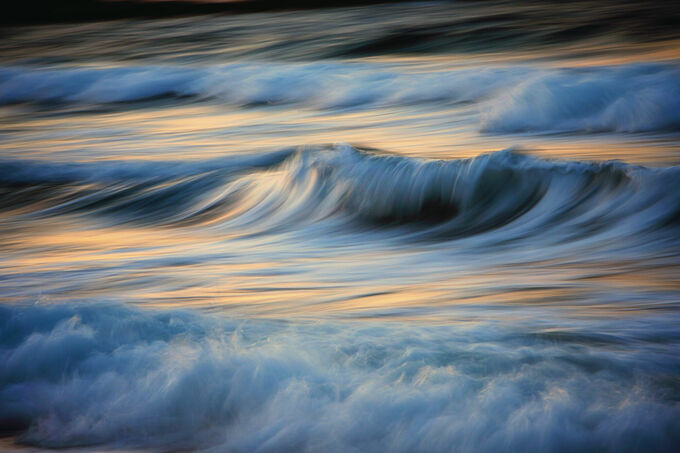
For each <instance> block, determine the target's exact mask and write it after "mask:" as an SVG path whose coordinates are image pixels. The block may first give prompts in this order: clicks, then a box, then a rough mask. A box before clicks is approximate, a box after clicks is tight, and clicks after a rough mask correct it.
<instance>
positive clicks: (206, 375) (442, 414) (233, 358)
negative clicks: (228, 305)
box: [0, 304, 680, 452]
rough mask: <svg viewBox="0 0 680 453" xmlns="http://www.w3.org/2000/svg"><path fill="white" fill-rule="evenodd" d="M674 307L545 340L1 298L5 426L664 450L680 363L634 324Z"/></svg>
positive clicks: (133, 436) (308, 443) (109, 437)
mask: <svg viewBox="0 0 680 453" xmlns="http://www.w3.org/2000/svg"><path fill="white" fill-rule="evenodd" d="M676 318H677V316H675V317H672V319H670V318H668V315H665V317H664V318H643V319H638V320H635V321H630V322H627V321H625V320H619V321H613V322H610V323H609V324H607V323H605V322H601V323H599V324H597V323H592V322H590V323H588V322H581V324H580V329H581V330H580V331H579V330H573V329H572V330H570V333H569V335H573V336H572V337H570V336H566V337H564V339H563V340H561V341H559V342H555V341H553V340H549V339H547V340H541V339H540V337H535V336H532V335H528V334H529V333H530V332H532V331H535V329H536V327H534V328H532V327H530V326H521V325H515V326H514V327H513V325H512V324H511V323H509V324H507V325H506V326H505V327H503V328H499V327H498V326H495V327H494V326H488V325H475V326H468V327H465V326H463V325H458V326H456V325H448V326H429V327H427V328H424V327H418V326H417V325H411V326H404V325H401V324H375V323H368V324H363V323H352V324H345V323H332V322H331V323H322V324H316V325H294V324H293V325H281V324H276V323H270V322H267V321H254V320H251V321H249V322H247V323H240V322H236V321H229V320H224V319H221V318H220V317H218V316H204V315H197V314H193V313H190V312H183V311H173V312H167V311H139V310H133V309H129V308H125V307H121V306H102V305H98V304H94V305H92V304H91V305H89V306H84V305H74V304H64V305H59V306H40V305H35V306H23V307H21V306H2V307H0V358H1V359H2V363H3V366H2V367H1V368H0V419H1V420H2V423H3V424H6V425H7V426H9V423H10V422H11V423H13V425H14V426H20V425H22V424H23V425H24V426H25V427H27V428H26V430H25V431H24V432H23V434H22V435H21V437H20V439H21V440H22V441H24V442H30V443H33V444H35V445H39V446H50V447H63V446H77V445H97V444H108V445H114V446H122V447H140V448H153V449H165V448H173V449H177V448H198V449H213V450H214V451H321V450H323V451H384V450H389V451H404V452H408V451H431V452H437V451H451V450H455V451H481V452H485V451H488V452H497V451H521V450H528V449H538V450H545V451H548V450H556V449H558V450H571V451H574V450H584V449H585V450H616V451H650V450H655V451H663V450H664V449H670V448H672V446H673V445H677V442H678V441H680V438H679V437H678V436H679V433H680V425H679V423H680V408H678V406H677V404H676V403H675V402H674V401H673V400H672V399H665V397H664V393H663V391H660V389H659V388H658V387H656V385H660V384H654V382H655V381H654V378H655V377H656V376H662V375H664V373H666V374H668V373H672V372H673V370H676V372H677V367H678V357H679V356H680V355H678V354H677V352H678V349H677V348H678V345H677V335H676V336H674V337H673V336H671V337H669V338H670V342H666V343H664V348H661V349H659V348H657V347H656V346H655V343H653V342H651V343H647V342H645V336H644V334H642V332H652V331H653V332H656V333H655V335H662V334H663V331H664V330H663V329H664V327H663V326H664V325H665V326H666V327H665V328H668V327H669V325H672V323H673V322H677V319H676ZM674 320H675V321H674ZM544 321H545V320H544ZM641 323H642V324H645V326H646V327H645V328H644V329H643V328H641ZM647 323H650V324H647ZM664 323H665V324H664ZM572 327H573V326H572ZM583 329H585V330H583ZM579 332H580V333H579ZM588 332H593V334H592V335H595V337H593V338H595V339H596V340H597V341H594V342H593V343H592V344H590V343H588V340H587V339H588V338H589V337H588V335H590V334H589V333H588ZM581 334H582V335H581ZM570 338H571V339H570ZM601 338H611V339H614V340H612V341H618V342H615V343H613V344H614V345H615V346H616V347H612V348H608V347H606V346H604V347H602V346H597V344H598V341H600V342H601ZM616 339H618V340H616ZM673 339H675V340H673ZM673 341H675V342H673ZM631 342H632V343H631ZM631 344H632V345H634V347H631V346H630V345H631ZM626 345H629V346H626ZM674 351H675V353H674ZM669 376H670V374H669Z"/></svg>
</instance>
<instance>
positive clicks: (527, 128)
mask: <svg viewBox="0 0 680 453" xmlns="http://www.w3.org/2000/svg"><path fill="white" fill-rule="evenodd" d="M164 97H165V98H175V99H181V98H184V97H190V98H194V99H203V100H207V99H212V100H218V101H219V102H223V103H226V104H230V105H236V106H243V107H249V106H262V105H280V104H288V105H297V106H305V107H309V108H320V109H338V108H348V107H352V108H369V107H370V108H374V107H380V106H406V105H413V104H423V103H445V104H456V103H477V104H478V109H479V111H480V113H481V120H480V129H481V130H482V131H484V132H488V133H514V132H564V131H576V132H579V131H580V132H601V131H619V132H641V131H677V130H678V128H679V127H680V70H678V68H677V66H675V65H670V64H648V65H640V64H630V65H622V66H616V67H597V68H587V69H537V68H531V67H526V66H515V67H506V68H485V69H461V70H455V71H431V72H426V73H423V72H418V71H414V70H412V69H410V70H409V69H405V68H398V67H391V66H389V65H382V64H368V63H342V62H333V63H331V62H329V63H305V64H302V63H300V64H293V63H278V64H264V63H261V64H258V63H234V64H230V65H223V66H211V67H202V68H201V67H194V68H187V67H171V66H169V67H162V66H155V67H117V68H106V69H104V68H84V67H81V68H53V69H32V68H17V67H8V68H3V69H0V105H3V104H11V103H19V102H28V103H66V104H73V103H75V104H109V103H125V102H137V101H146V100H150V99H157V98H164Z"/></svg>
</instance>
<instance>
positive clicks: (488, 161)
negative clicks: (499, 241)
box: [0, 144, 680, 240]
mask: <svg viewBox="0 0 680 453" xmlns="http://www.w3.org/2000/svg"><path fill="white" fill-rule="evenodd" d="M679 172H680V169H679V168H678V167H670V168H665V169H650V168H644V167H638V166H632V165H627V164H624V163H621V162H605V163H588V162H559V161H547V160H541V159H538V158H535V157H531V156H526V155H521V154H518V153H516V152H513V151H511V150H505V151H501V152H497V153H492V154H487V155H481V156H478V157H476V158H473V159H459V160H448V161H447V160H427V159H414V158H408V157H403V156H397V155H390V154H382V153H377V152H369V151H361V150H358V149H356V148H353V147H351V146H349V145H344V144H338V145H333V146H324V147H302V148H298V149H289V150H284V151H281V152H277V153H273V154H263V155H258V156H250V157H238V158H225V159H219V160H212V161H203V162H195V163H193V164H182V165H179V164H174V163H168V162H165V163H162V162H161V163H154V162H147V163H131V162H127V163H115V162H108V163H107V162H103V163H96V164H62V165H58V164H46V163H37V162H10V163H5V164H4V165H3V171H2V172H1V173H0V184H1V185H2V188H3V192H4V193H5V195H6V196H5V197H3V201H2V205H1V206H0V212H4V215H6V216H7V215H19V216H54V215H88V216H97V217H100V218H108V219H112V220H114V221H116V222H123V223H127V222H131V223H141V224H154V225H183V224H185V223H186V222H190V223H192V224H196V223H207V224H212V225H220V226H221V227H223V228H235V229H240V230H242V231H249V232H257V231H259V232H274V231H280V230H282V229H285V228H291V227H292V228H296V229H299V228H302V227H304V226H305V225H310V224H324V223H334V222H338V221H339V222H345V223H349V224H350V225H355V226H356V227H357V228H363V229H385V228H404V231H413V230H416V231H419V232H420V233H426V234H427V235H428V236H430V237H434V238H457V237H467V236H471V235H477V234H480V233H484V232H487V231H492V230H498V229H503V233H504V234H505V237H506V239H510V238H512V237H530V236H531V235H533V234H535V235H541V234H545V233H546V231H550V232H555V231H554V230H555V229H558V230H561V234H560V235H558V237H560V238H562V239H564V240H568V239H569V238H580V237H583V236H589V235H594V234H598V233H602V232H604V231H607V232H610V233H611V232H612V231H616V232H618V234H619V235H622V236H624V237H625V236H626V235H631V236H633V235H636V234H638V233H641V232H649V231H654V230H668V229H669V228H671V229H672V228H674V227H677V226H678V225H677V224H678V218H679V217H680V212H679V210H678V206H680V198H678V193H680V192H679V191H678V190H674V188H677V184H678V181H679V180H680V179H679V178H678V176H679V175H680V173H679ZM17 187H20V188H21V190H16V189H17ZM350 230H352V229H350ZM352 231H353V230H352ZM609 239H611V237H610V238H609Z"/></svg>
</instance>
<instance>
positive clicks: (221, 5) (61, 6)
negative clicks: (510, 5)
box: [0, 0, 413, 25]
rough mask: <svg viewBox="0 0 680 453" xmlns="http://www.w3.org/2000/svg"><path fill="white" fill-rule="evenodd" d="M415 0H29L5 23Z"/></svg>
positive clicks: (8, 13)
mask: <svg viewBox="0 0 680 453" xmlns="http://www.w3.org/2000/svg"><path fill="white" fill-rule="evenodd" d="M408 1H413V0H330V1H322V2H320V1H318V0H291V1H287V2H285V4H282V2H281V1H280V0H278V1H277V0H241V1H231V2H214V1H213V2H200V1H196V0H154V1H135V0H115V1H110V0H62V1H54V0H28V1H23V2H20V3H19V4H15V5H14V6H13V8H12V9H9V8H8V9H6V10H5V12H4V14H3V15H2V16H1V17H0V24H2V25H39V24H53V23H68V22H88V21H99V20H117V19H133V18H138V19H160V18H169V17H181V16H195V15H202V14H243V13H255V12H265V11H290V10H305V9H321V8H329V7H330V8H333V7H342V6H361V5H375V4H381V3H405V2H408Z"/></svg>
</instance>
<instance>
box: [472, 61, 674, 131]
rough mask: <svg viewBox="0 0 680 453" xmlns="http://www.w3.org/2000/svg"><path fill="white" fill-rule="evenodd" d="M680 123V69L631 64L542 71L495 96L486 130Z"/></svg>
mask: <svg viewBox="0 0 680 453" xmlns="http://www.w3.org/2000/svg"><path fill="white" fill-rule="evenodd" d="M678 129H680V70H678V69H677V68H674V67H666V66H659V65H631V66H623V67H617V68H601V69H598V70H592V69H583V70H569V71H552V72H548V73H539V74H536V75H535V76H533V77H530V78H528V80H526V81H524V82H522V83H520V84H518V85H516V86H514V87H512V88H511V89H509V90H507V92H505V93H503V94H502V95H501V96H497V97H495V98H494V99H492V100H491V101H490V102H489V104H488V105H487V106H486V109H485V113H484V118H483V120H482V130H483V131H485V132H494V133H504V132H527V131H528V132H546V131H547V132H551V131H556V132H562V131H584V132H604V131H617V132H643V131H677V130H678Z"/></svg>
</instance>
